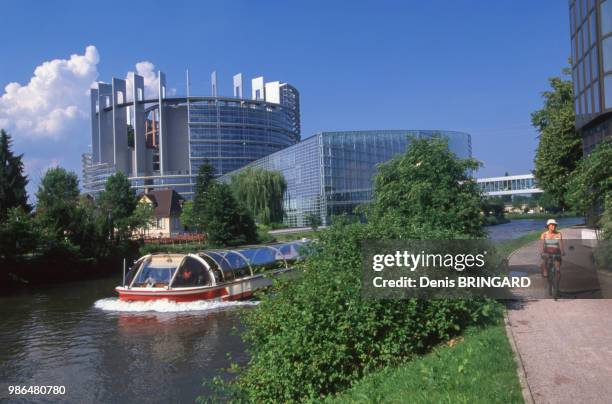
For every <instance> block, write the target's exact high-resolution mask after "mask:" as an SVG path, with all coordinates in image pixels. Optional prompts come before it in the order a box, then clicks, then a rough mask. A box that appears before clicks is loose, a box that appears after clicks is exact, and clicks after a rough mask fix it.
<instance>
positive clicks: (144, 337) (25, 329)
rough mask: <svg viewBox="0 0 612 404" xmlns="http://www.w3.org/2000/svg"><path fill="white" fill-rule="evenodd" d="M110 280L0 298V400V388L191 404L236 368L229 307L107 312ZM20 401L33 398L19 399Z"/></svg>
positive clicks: (238, 349)
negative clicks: (210, 382)
mask: <svg viewBox="0 0 612 404" xmlns="http://www.w3.org/2000/svg"><path fill="white" fill-rule="evenodd" d="M115 283H116V282H115V280H102V281H88V282H82V283H74V284H71V285H64V286H61V287H52V288H47V289H44V290H43V289H41V290H39V291H28V292H23V293H19V294H16V295H12V296H8V297H2V298H0V316H1V318H2V328H1V329H0V401H1V400H2V399H4V398H7V396H6V394H7V387H6V386H7V385H9V384H20V385H36V384H39V385H41V384H44V385H65V386H66V390H67V395H66V397H65V398H66V399H68V400H69V401H71V402H92V401H95V402H98V401H102V402H132V401H144V402H177V401H180V402H184V401H185V402H193V400H194V398H195V397H196V396H198V395H201V394H204V395H205V394H206V388H205V387H202V385H201V384H202V380H204V379H205V378H206V379H211V378H212V377H213V376H215V375H217V374H218V372H219V371H220V370H221V369H225V368H227V367H229V365H230V362H231V361H230V360H229V359H228V357H227V354H228V353H229V354H230V355H231V356H232V359H233V360H235V361H237V362H239V363H244V362H245V361H246V359H247V358H246V355H245V354H244V346H243V345H242V342H241V340H240V338H239V336H238V335H237V334H236V333H235V332H234V328H237V329H238V330H240V328H241V326H240V322H239V320H238V314H237V312H236V309H235V308H232V309H230V310H227V309H224V308H218V309H217V310H212V311H210V310H198V311H182V312H153V311H147V312H140V313H138V312H116V311H115V312H113V311H104V310H101V309H99V308H96V307H94V303H95V302H96V301H98V300H100V299H102V298H107V297H108V295H109V291H112V287H113V285H114V284H115ZM25 399H26V401H27V400H30V402H35V401H37V400H35V399H30V398H28V397H26V398H25Z"/></svg>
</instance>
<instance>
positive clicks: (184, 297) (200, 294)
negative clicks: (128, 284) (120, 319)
mask: <svg viewBox="0 0 612 404" xmlns="http://www.w3.org/2000/svg"><path fill="white" fill-rule="evenodd" d="M117 293H119V299H120V300H123V301H127V302H132V301H150V300H161V299H167V300H170V301H174V302H193V301H196V300H223V301H229V300H240V299H245V298H248V297H251V296H253V293H252V292H243V293H238V294H235V295H230V294H229V293H228V291H227V288H218V289H212V290H204V291H202V290H194V291H193V292H186V291H174V292H173V291H167V292H166V291H164V292H152V291H151V292H148V291H147V292H144V293H143V292H138V291H123V290H117Z"/></svg>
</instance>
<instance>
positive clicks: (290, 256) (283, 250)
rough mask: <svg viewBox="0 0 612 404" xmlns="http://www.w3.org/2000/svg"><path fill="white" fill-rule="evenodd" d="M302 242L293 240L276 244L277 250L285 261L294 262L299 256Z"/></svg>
mask: <svg viewBox="0 0 612 404" xmlns="http://www.w3.org/2000/svg"><path fill="white" fill-rule="evenodd" d="M302 245H303V244H302V243H298V242H293V243H287V244H280V245H277V246H276V248H278V251H279V252H280V254H281V255H282V256H283V258H284V259H285V260H287V262H295V261H297V260H298V259H299V258H300V248H301V247H302Z"/></svg>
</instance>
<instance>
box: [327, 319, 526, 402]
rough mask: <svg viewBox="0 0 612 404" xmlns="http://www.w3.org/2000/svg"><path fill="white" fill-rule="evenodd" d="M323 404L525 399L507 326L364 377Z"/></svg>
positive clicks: (470, 333)
mask: <svg viewBox="0 0 612 404" xmlns="http://www.w3.org/2000/svg"><path fill="white" fill-rule="evenodd" d="M453 342H455V343H454V344H453ZM451 345H452V346H451ZM325 402H328V403H383V402H384V403H522V402H523V396H522V394H521V387H520V384H519V380H518V376H517V373H516V363H515V361H514V357H513V352H512V348H511V347H510V344H509V343H508V339H507V337H506V332H505V329H504V325H503V324H498V325H494V326H489V327H486V328H471V329H469V330H467V331H466V333H465V334H464V336H463V337H459V338H458V339H455V340H451V342H450V343H448V344H446V345H442V346H440V347H438V348H436V349H434V350H433V351H432V352H430V353H428V354H426V355H424V356H422V357H419V358H416V359H414V360H412V361H410V362H408V363H406V364H404V365H402V366H399V367H397V368H386V369H383V370H381V371H379V372H376V373H372V374H370V375H368V376H366V377H365V378H364V379H362V380H361V381H359V382H358V383H356V384H355V385H354V386H353V387H352V388H350V389H349V390H346V391H345V392H343V393H341V394H339V395H337V396H336V397H333V398H329V399H327V400H326V401H325Z"/></svg>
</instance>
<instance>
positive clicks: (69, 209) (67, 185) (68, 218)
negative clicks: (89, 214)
mask: <svg viewBox="0 0 612 404" xmlns="http://www.w3.org/2000/svg"><path fill="white" fill-rule="evenodd" d="M79 194H80V191H79V179H78V178H77V175H76V174H75V173H73V172H68V171H66V170H65V169H63V168H61V167H55V168H50V169H49V170H47V171H46V172H45V175H44V176H43V178H42V180H41V182H40V185H39V186H38V191H37V192H36V199H37V200H38V203H37V205H36V219H37V221H38V222H39V223H40V225H41V227H42V228H44V229H45V230H46V233H47V234H48V235H49V236H51V237H54V238H57V239H62V238H64V237H71V236H72V235H73V234H75V233H76V232H78V231H79V228H80V226H79V225H80V221H79V220H78V218H79V211H78V201H79Z"/></svg>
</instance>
